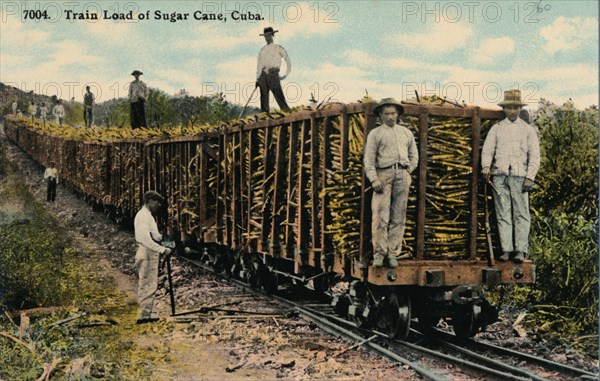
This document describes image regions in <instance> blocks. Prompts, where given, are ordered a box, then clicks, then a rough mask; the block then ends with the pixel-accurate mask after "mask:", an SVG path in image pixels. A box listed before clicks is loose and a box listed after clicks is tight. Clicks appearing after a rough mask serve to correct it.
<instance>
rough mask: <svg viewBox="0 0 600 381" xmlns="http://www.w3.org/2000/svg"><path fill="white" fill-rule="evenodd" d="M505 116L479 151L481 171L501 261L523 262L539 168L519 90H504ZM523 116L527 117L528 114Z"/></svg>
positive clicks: (534, 136)
mask: <svg viewBox="0 0 600 381" xmlns="http://www.w3.org/2000/svg"><path fill="white" fill-rule="evenodd" d="M498 105H499V106H501V107H502V110H503V111H504V113H505V114H506V118H505V119H503V120H501V121H499V122H498V123H496V124H494V125H493V126H492V128H491V129H490V131H489V132H488V134H487V137H486V138H485V142H484V144H483V149H482V151H481V166H482V169H481V174H482V175H483V177H484V178H485V180H486V181H488V182H489V181H490V178H491V184H492V191H493V192H494V206H495V209H496V216H497V220H498V233H499V235H500V246H501V248H502V255H501V256H500V258H499V259H500V261H503V262H505V261H508V260H510V259H511V258H512V260H513V262H515V263H521V262H523V261H524V260H525V259H526V258H527V256H528V253H529V230H530V226H531V216H530V212H529V191H530V190H531V189H532V188H533V184H534V180H535V176H536V174H537V172H538V170H539V168H540V146H539V140H538V136H537V133H536V131H535V129H534V128H533V127H532V126H531V125H530V124H528V121H529V120H528V121H524V120H523V119H521V118H519V114H520V112H521V109H522V107H523V106H525V103H523V102H522V101H521V91H520V90H507V91H505V92H504V100H503V101H502V102H500V103H498ZM523 117H525V118H527V119H529V117H528V116H526V115H523Z"/></svg>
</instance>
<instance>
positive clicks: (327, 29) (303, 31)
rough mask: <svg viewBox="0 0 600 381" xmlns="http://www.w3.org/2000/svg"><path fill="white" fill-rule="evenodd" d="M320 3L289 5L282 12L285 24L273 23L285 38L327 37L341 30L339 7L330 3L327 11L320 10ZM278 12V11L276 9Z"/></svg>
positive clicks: (326, 7)
mask: <svg viewBox="0 0 600 381" xmlns="http://www.w3.org/2000/svg"><path fill="white" fill-rule="evenodd" d="M318 8H319V7H318V3H316V4H309V3H288V4H286V7H285V8H284V9H285V10H282V11H281V12H282V15H284V16H283V22H280V23H273V25H272V26H273V28H274V29H275V30H279V31H280V33H281V35H282V36H283V38H285V39H286V40H287V39H291V38H295V37H301V38H304V37H314V36H325V35H329V34H332V33H335V32H337V31H339V30H340V29H341V25H340V22H339V15H338V16H336V13H337V10H336V9H337V5H335V3H328V4H327V5H325V9H318ZM276 11H277V9H276Z"/></svg>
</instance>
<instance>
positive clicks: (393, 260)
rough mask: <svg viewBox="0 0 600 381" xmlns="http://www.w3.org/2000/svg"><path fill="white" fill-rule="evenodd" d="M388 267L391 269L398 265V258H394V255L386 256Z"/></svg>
mask: <svg viewBox="0 0 600 381" xmlns="http://www.w3.org/2000/svg"><path fill="white" fill-rule="evenodd" d="M388 267H389V268H391V269H393V268H394V267H398V260H397V259H396V257H389V258H388Z"/></svg>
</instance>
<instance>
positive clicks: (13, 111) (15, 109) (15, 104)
mask: <svg viewBox="0 0 600 381" xmlns="http://www.w3.org/2000/svg"><path fill="white" fill-rule="evenodd" d="M12 113H13V115H15V114H16V113H17V101H13V103H12Z"/></svg>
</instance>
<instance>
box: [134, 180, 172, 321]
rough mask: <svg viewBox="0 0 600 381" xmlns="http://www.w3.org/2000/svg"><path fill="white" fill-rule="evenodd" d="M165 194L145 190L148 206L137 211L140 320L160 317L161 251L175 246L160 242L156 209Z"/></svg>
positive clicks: (164, 251)
mask: <svg viewBox="0 0 600 381" xmlns="http://www.w3.org/2000/svg"><path fill="white" fill-rule="evenodd" d="M162 202H163V198H162V196H161V195H160V194H158V193H157V192H155V191H148V192H146V193H144V206H143V207H142V208H141V209H140V211H139V212H138V213H137V214H136V215H135V219H134V227H135V241H136V242H137V251H136V254H135V265H136V268H137V270H138V278H139V279H138V301H139V304H140V309H141V311H140V318H139V319H138V320H137V324H143V323H150V322H155V321H158V315H157V314H155V313H154V311H153V309H154V299H155V297H156V291H157V290H158V262H159V259H160V255H161V254H165V255H169V254H170V253H171V249H169V248H168V247H164V246H162V245H160V244H159V243H158V242H160V241H161V240H162V235H161V234H160V233H159V232H158V227H157V226H156V221H155V220H154V217H153V216H152V213H156V212H157V211H158V209H159V208H160V205H161V204H162Z"/></svg>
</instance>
